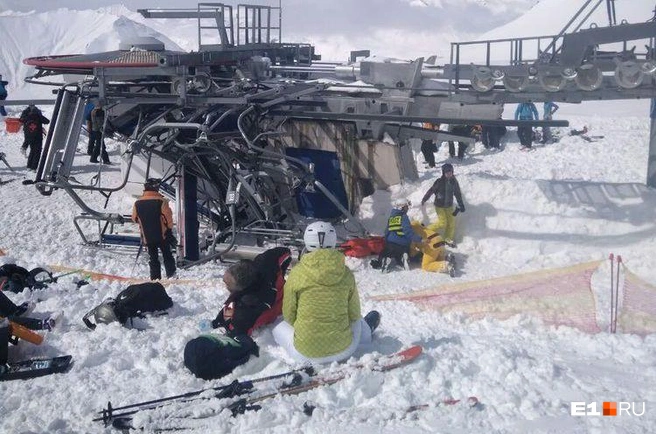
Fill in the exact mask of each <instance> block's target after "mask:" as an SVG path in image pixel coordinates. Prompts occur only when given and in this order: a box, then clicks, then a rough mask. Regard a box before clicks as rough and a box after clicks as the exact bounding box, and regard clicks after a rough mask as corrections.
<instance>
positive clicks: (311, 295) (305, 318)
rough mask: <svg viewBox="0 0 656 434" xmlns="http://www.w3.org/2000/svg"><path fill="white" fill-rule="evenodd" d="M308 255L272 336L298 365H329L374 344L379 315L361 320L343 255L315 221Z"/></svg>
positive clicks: (295, 272)
mask: <svg viewBox="0 0 656 434" xmlns="http://www.w3.org/2000/svg"><path fill="white" fill-rule="evenodd" d="M303 241H304V242H305V248H306V249H307V250H308V252H309V253H307V254H305V255H303V256H302V257H301V260H300V262H299V264H298V265H297V266H296V267H294V268H293V269H292V271H291V272H290V273H289V278H288V279H287V283H286V284H285V294H284V296H283V306H282V314H283V317H284V321H282V322H280V323H279V324H277V325H276V326H275V327H274V329H273V337H274V339H275V340H276V342H277V343H278V344H279V345H280V346H282V347H283V348H284V349H285V350H286V351H287V353H288V354H289V355H291V356H292V357H293V358H294V359H296V360H297V361H299V362H310V363H331V362H335V361H340V360H346V359H348V358H349V357H350V356H351V355H352V354H353V353H354V352H355V350H356V348H357V347H358V345H360V344H367V343H370V342H371V338H372V333H373V331H374V330H375V329H376V327H378V324H379V323H380V314H379V313H378V312H376V311H371V312H369V313H368V314H367V315H366V316H365V318H364V319H362V317H361V316H360V298H359V295H358V290H357V288H356V286H355V278H354V277H353V272H352V271H351V270H350V269H349V268H348V267H347V266H346V264H345V259H346V258H345V256H344V254H343V253H342V252H340V251H339V250H336V249H335V245H336V244H337V234H336V233H335V228H334V227H333V225H331V224H330V223H326V222H315V223H312V224H310V225H308V227H307V228H306V229H305V234H304V236H303Z"/></svg>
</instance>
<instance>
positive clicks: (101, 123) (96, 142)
mask: <svg viewBox="0 0 656 434" xmlns="http://www.w3.org/2000/svg"><path fill="white" fill-rule="evenodd" d="M88 126H89V137H90V143H89V148H91V149H92V153H91V160H89V161H90V162H91V163H98V157H99V156H102V161H103V163H104V164H111V163H110V161H109V155H107V150H106V149H105V140H104V139H103V131H104V128H105V110H104V109H103V106H102V104H101V103H100V102H98V104H96V106H95V107H94V108H93V110H91V114H90V115H89V122H88Z"/></svg>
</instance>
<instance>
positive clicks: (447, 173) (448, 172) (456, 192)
mask: <svg viewBox="0 0 656 434" xmlns="http://www.w3.org/2000/svg"><path fill="white" fill-rule="evenodd" d="M432 195H435V202H434V203H435V211H436V212H437V223H435V224H434V225H431V226H429V227H430V228H431V229H432V230H434V231H435V232H440V233H442V235H443V238H444V241H445V242H446V243H447V244H448V245H449V246H450V247H455V243H454V241H453V238H454V235H455V232H456V219H455V216H456V215H457V214H458V213H459V212H465V204H464V202H463V201H462V193H460V185H459V184H458V180H456V177H455V176H453V166H452V165H451V164H449V163H446V164H443V165H442V176H441V177H440V178H438V179H437V181H435V183H434V184H433V185H432V186H431V188H429V189H428V191H427V192H426V194H424V197H423V198H422V199H421V204H422V206H423V205H424V204H425V203H426V201H428V199H430V197H431V196H432ZM454 198H455V200H456V202H457V203H458V207H457V208H455V210H454V209H453V199H454Z"/></svg>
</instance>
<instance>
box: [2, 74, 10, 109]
mask: <svg viewBox="0 0 656 434" xmlns="http://www.w3.org/2000/svg"><path fill="white" fill-rule="evenodd" d="M8 84H9V82H8V81H4V80H3V79H2V75H0V101H4V100H6V99H7V88H6V86H7V85H8ZM0 115H1V116H7V110H5V106H3V105H0Z"/></svg>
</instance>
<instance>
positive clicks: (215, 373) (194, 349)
mask: <svg viewBox="0 0 656 434" xmlns="http://www.w3.org/2000/svg"><path fill="white" fill-rule="evenodd" d="M251 354H253V355H255V356H258V357H259V354H260V350H259V348H258V346H257V344H256V343H255V342H254V341H253V339H251V338H250V337H249V336H247V335H238V336H235V337H234V338H231V337H228V336H220V335H213V334H212V335H202V336H199V337H197V338H195V339H192V340H190V341H189V342H187V345H185V349H184V365H185V366H186V367H187V369H189V370H190V371H191V372H192V373H193V374H194V375H195V376H196V377H198V378H202V379H203V380H212V379H215V378H221V377H223V376H225V375H227V374H229V373H230V372H232V370H233V369H235V368H236V367H237V366H239V365H243V364H244V363H246V362H247V361H248V359H249V358H250V356H251Z"/></svg>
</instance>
